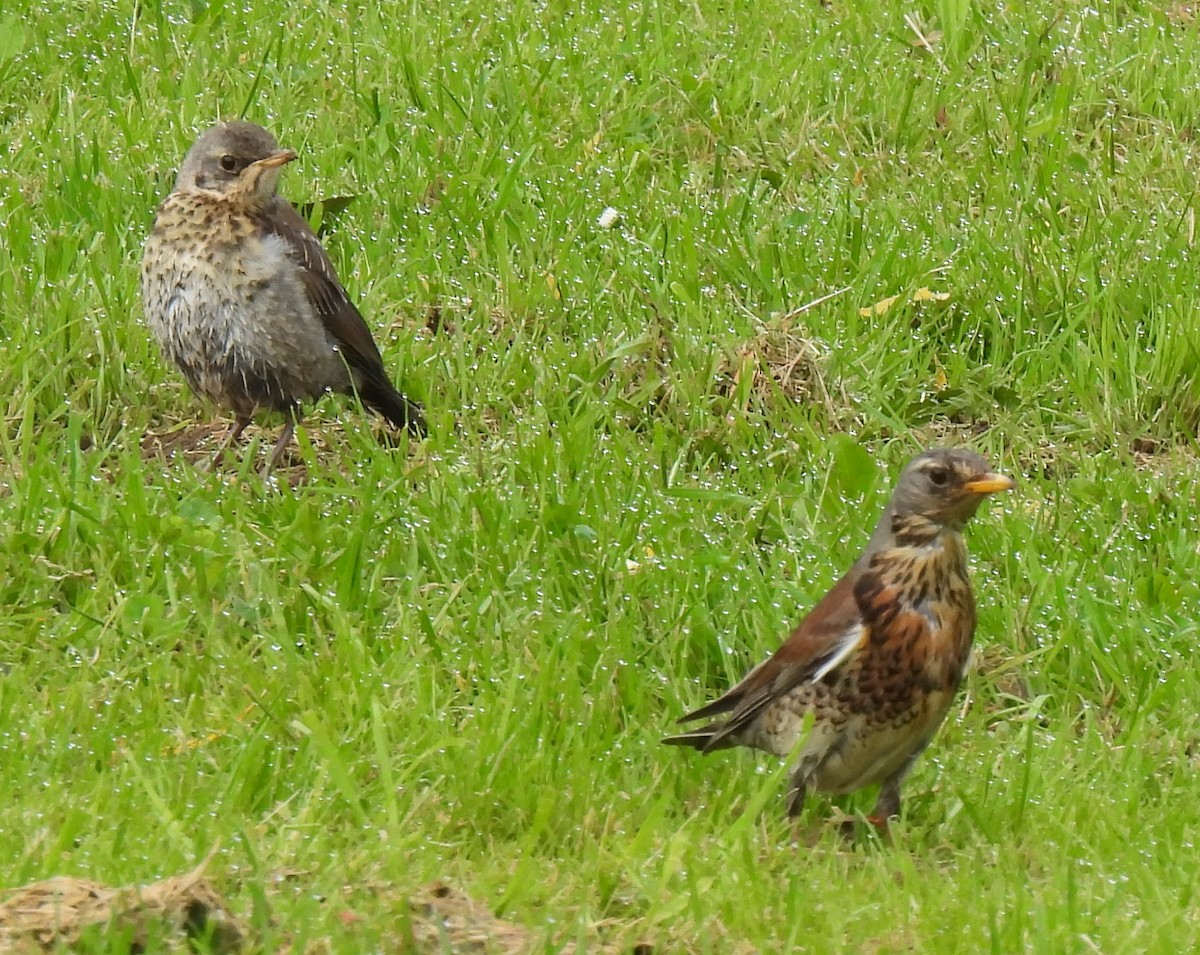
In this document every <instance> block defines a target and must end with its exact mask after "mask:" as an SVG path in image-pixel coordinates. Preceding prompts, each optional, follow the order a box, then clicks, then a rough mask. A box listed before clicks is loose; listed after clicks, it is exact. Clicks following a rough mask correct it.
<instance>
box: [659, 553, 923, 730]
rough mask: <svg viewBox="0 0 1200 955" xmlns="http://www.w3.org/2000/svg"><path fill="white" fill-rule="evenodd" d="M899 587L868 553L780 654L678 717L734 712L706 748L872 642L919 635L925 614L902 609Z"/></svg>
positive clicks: (898, 640) (688, 718)
mask: <svg viewBox="0 0 1200 955" xmlns="http://www.w3.org/2000/svg"><path fill="white" fill-rule="evenodd" d="M901 606H902V602H901V600H900V596H899V594H898V592H897V591H896V589H895V588H894V587H891V586H888V585H886V584H885V583H884V581H883V579H882V577H881V575H880V574H879V572H878V571H877V570H876V569H875V568H873V567H872V566H871V563H870V562H869V561H868V560H866V559H864V560H863V561H860V562H859V563H858V564H855V566H854V567H853V568H851V570H850V571H849V573H847V574H846V576H844V577H843V578H842V579H841V580H839V581H838V582H837V583H836V584H834V586H833V588H832V589H831V590H830V591H829V593H827V594H826V595H825V596H824V598H822V600H821V602H820V603H818V604H817V605H816V607H814V608H813V610H812V612H811V613H810V614H809V615H808V616H807V617H805V618H804V620H802V621H801V622H800V625H799V626H797V627H796V629H795V630H793V631H792V633H791V635H790V636H789V637H788V639H787V640H786V641H785V642H784V644H783V646H781V647H780V648H779V649H778V650H777V651H775V654H774V655H773V656H771V657H770V658H769V659H767V660H765V661H763V662H762V663H761V664H759V665H758V666H757V667H755V668H754V669H753V670H751V671H750V673H748V674H747V675H746V678H745V679H744V680H742V681H741V682H740V683H739V684H738V685H737V686H735V687H733V689H731V690H730V691H729V692H728V693H726V694H725V695H724V696H722V697H720V698H719V699H717V700H714V701H713V702H712V703H709V704H708V705H707V706H704V707H701V708H700V709H698V710H695V711H693V712H691V713H688V714H687V715H686V716H684V717H682V718H681V719H680V721H679V722H681V723H685V722H690V721H692V720H699V719H705V718H708V717H712V716H716V715H718V714H721V713H729V714H730V715H729V718H728V719H726V720H725V721H724V723H722V724H719V726H714V727H710V729H711V730H713V733H712V735H711V737H709V738H708V739H707V741H706V745H705V746H704V749H705V750H706V751H709V750H713V749H718V748H720V746H721V743H722V741H726V742H725V745H729V744H728V742H727V740H728V737H730V736H733V735H736V734H737V733H738V732H739V731H740V730H742V729H745V728H746V727H748V726H749V725H750V724H752V723H753V722H754V720H755V719H757V718H758V716H759V714H760V713H761V712H762V710H763V708H764V707H766V706H767V705H768V704H769V703H771V702H772V701H774V700H777V699H779V698H780V697H781V696H783V695H784V694H786V693H788V692H789V691H791V690H793V689H795V688H796V687H798V686H801V685H802V684H804V683H809V682H814V681H816V680H820V679H822V678H823V677H824V676H826V674H828V673H830V672H831V671H833V670H835V669H836V668H837V667H838V666H840V665H841V664H842V663H843V662H845V661H846V660H847V659H848V658H850V657H851V656H852V655H853V654H854V653H855V652H856V651H857V650H859V649H860V648H862V647H865V646H866V645H867V644H868V643H872V642H874V643H880V642H884V643H888V644H891V643H893V642H896V643H905V644H908V641H919V640H920V637H921V634H919V633H915V632H913V628H918V629H920V628H924V629H925V630H928V628H929V624H928V622H927V621H926V620H925V618H924V617H922V616H921V615H920V614H915V613H911V612H906V613H902V612H901Z"/></svg>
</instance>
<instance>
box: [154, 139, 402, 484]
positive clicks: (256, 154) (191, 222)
mask: <svg viewBox="0 0 1200 955" xmlns="http://www.w3.org/2000/svg"><path fill="white" fill-rule="evenodd" d="M295 158H296V154H295V153H294V152H293V151H292V150H290V149H280V148H279V144H278V143H276V142H275V137H273V136H272V135H271V134H270V133H269V132H267V131H266V130H265V129H263V128H262V127H261V126H256V125H254V124H253V123H243V122H230V123H222V124H220V125H218V126H215V127H213V128H212V129H210V130H208V131H207V132H205V133H204V134H203V135H201V136H200V138H199V139H197V140H196V142H195V144H194V145H193V146H192V148H191V149H190V150H189V151H188V154H187V156H186V157H185V158H184V160H183V166H182V167H181V168H180V170H179V178H178V180H177V181H176V183H175V189H174V191H173V192H172V193H171V194H170V195H169V196H167V198H166V199H165V200H164V201H163V203H162V205H160V206H159V207H158V213H157V215H156V216H155V219H154V228H153V229H152V230H151V232H150V235H149V237H148V238H147V240H146V248H145V252H144V254H143V257H142V302H143V307H144V310H145V314H146V323H147V324H148V325H149V326H150V331H151V332H152V334H153V335H154V338H155V339H156V340H157V341H158V344H159V346H160V347H161V348H162V350H163V353H164V354H165V355H166V356H167V357H168V358H169V359H170V360H171V361H173V362H174V363H175V364H176V365H177V366H178V367H179V370H180V371H182V372H183V376H184V378H186V379H187V382H188V384H189V385H191V387H192V390H193V391H195V392H196V393H197V394H199V395H202V396H205V397H207V398H209V399H211V400H212V401H213V402H215V403H216V404H217V405H218V406H219V407H221V408H224V409H227V410H229V411H232V412H233V413H234V415H235V416H236V425H235V427H234V429H233V431H232V432H231V433H230V435H229V441H230V442H232V441H233V440H235V439H236V438H237V437H238V435H240V434H241V433H242V430H243V429H244V428H245V427H246V425H248V424H249V423H250V419H251V418H252V417H253V416H254V415H255V414H257V413H259V412H261V411H275V412H283V413H284V414H285V415H286V416H287V422H286V424H285V426H284V429H283V433H282V434H281V435H280V437H279V441H278V442H277V443H276V445H275V450H274V452H273V453H272V455H271V463H270V465H269V467H274V466H275V465H277V464H278V463H279V461H280V459H281V458H282V457H283V454H284V452H285V451H286V449H287V446H288V444H289V442H290V441H291V439H292V434H293V431H294V429H295V425H296V421H297V420H298V419H299V417H300V414H301V405H302V402H304V401H306V400H309V399H315V398H318V397H319V396H321V395H322V394H324V393H325V392H327V391H336V392H339V393H342V394H351V393H354V392H357V394H358V396H359V398H361V399H362V402H363V403H364V404H365V405H367V406H368V407H369V408H373V409H374V410H375V411H377V412H379V413H380V414H381V415H383V416H384V417H385V418H387V419H388V421H390V422H391V423H392V424H393V425H394V426H395V427H397V428H407V429H408V430H409V431H410V432H412V433H413V434H414V435H416V436H417V437H421V436H423V435H424V434H425V419H424V417H423V416H422V414H421V408H420V406H418V405H417V404H416V403H414V402H412V401H410V400H409V399H408V398H406V397H404V395H402V394H401V393H400V392H399V391H397V390H396V388H395V386H394V385H393V384H392V382H391V379H390V378H389V377H388V374H387V372H386V371H385V370H384V367H383V359H382V358H381V357H380V354H379V349H378V348H377V347H376V345H375V340H374V339H373V338H372V337H371V332H370V330H369V329H368V328H367V323H366V322H365V321H363V317H362V315H361V314H359V311H358V309H357V308H355V307H354V303H353V302H351V301H350V298H349V297H348V296H347V295H346V290H345V289H343V288H342V284H341V282H339V281H338V277H337V274H336V273H335V272H334V269H333V264H332V263H331V262H330V261H329V256H327V255H326V254H325V250H324V249H323V248H322V247H321V243H320V241H319V240H318V239H317V237H316V236H315V235H314V234H313V231H312V229H310V228H309V226H308V223H307V222H305V221H304V219H303V218H302V217H301V216H300V214H299V213H297V212H296V210H295V209H293V208H292V206H291V204H290V203H289V202H287V200H285V199H283V198H281V197H280V196H278V195H276V193H275V187H276V184H277V182H278V180H279V175H280V171H281V170H282V167H283V166H284V164H285V163H289V162H291V161H292V160H293V159H295Z"/></svg>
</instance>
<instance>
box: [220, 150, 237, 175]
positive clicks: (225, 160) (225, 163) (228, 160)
mask: <svg viewBox="0 0 1200 955" xmlns="http://www.w3.org/2000/svg"><path fill="white" fill-rule="evenodd" d="M221 168H222V169H224V170H225V171H226V172H233V171H234V170H235V169H237V160H236V159H234V158H233V157H232V156H230V155H228V154H226V155H224V156H222V157H221Z"/></svg>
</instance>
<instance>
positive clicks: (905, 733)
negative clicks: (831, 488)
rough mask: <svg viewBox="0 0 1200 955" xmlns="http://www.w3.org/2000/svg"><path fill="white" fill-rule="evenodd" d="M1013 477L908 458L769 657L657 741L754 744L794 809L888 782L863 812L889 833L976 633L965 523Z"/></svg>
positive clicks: (963, 462) (971, 461)
mask: <svg viewBox="0 0 1200 955" xmlns="http://www.w3.org/2000/svg"><path fill="white" fill-rule="evenodd" d="M1013 486H1014V485H1013V480H1012V478H1010V477H1007V476H1005V475H1003V474H996V473H994V472H993V471H991V470H990V469H989V468H988V464H987V462H986V461H985V460H984V459H983V458H981V457H980V456H979V455H978V454H973V453H971V452H970V451H947V450H941V449H935V450H931V451H926V452H924V453H923V454H919V455H917V456H916V457H915V458H913V459H912V460H911V461H910V462H909V463H908V466H907V467H905V469H904V472H903V473H902V474H901V475H900V480H899V481H898V482H897V484H896V489H895V491H894V492H893V493H892V497H891V500H890V501H888V505H887V507H886V509H885V510H884V512H883V517H881V518H880V520H879V523H878V525H876V527H875V533H874V534H872V535H871V540H870V542H869V543H868V544H867V549H866V551H864V553H863V555H862V556H861V557H860V558H859V559H858V560H857V561H856V562H855V564H854V566H853V567H851V568H850V570H849V572H848V573H847V574H846V575H845V576H844V577H842V579H841V580H839V581H838V582H837V583H836V584H834V586H833V589H831V590H830V591H829V593H827V594H826V595H825V597H824V598H823V599H822V600H821V602H820V603H818V604H817V605H816V607H814V608H813V610H812V612H811V613H809V615H808V616H807V617H805V618H804V620H802V621H801V623H800V625H799V626H798V627H796V629H795V630H794V631H792V634H791V635H790V636H789V637H788V639H787V640H786V641H785V642H784V644H783V646H781V647H780V648H779V649H778V650H777V651H776V652H775V655H774V656H772V657H771V658H770V659H768V660H766V661H764V662H763V663H761V664H759V665H758V666H757V667H755V668H754V669H753V670H751V671H750V673H749V674H748V675H747V676H746V678H745V679H744V680H742V682H741V683H739V684H738V685H737V686H735V687H734V688H733V689H731V690H730V691H729V692H728V693H726V694H725V695H724V696H722V697H721V698H720V699H718V700H715V701H714V702H712V703H709V704H708V705H707V706H704V707H701V708H700V709H698V710H696V711H695V712H693V713H689V714H687V715H686V716H684V717H683V718H682V719H681V720H680V722H681V723H684V722H690V721H691V720H700V719H712V718H713V717H717V719H716V721H715V722H712V723H709V724H708V725H706V726H703V727H701V728H699V729H695V730H692V731H691V732H689V733H683V734H681V735H679V736H671V737H668V738H667V739H665V740H663V742H664V743H668V744H671V745H673V746H692V747H694V748H696V749H698V750H700V751H701V752H702V753H711V752H713V751H714V750H718V749H728V748H730V747H733V746H750V747H753V748H755V749H760V750H765V751H766V752H768V753H773V754H775V755H777V756H788V755H790V754H791V753H792V752H793V751H795V750H796V747H797V745H798V744H800V737H801V734H802V732H803V731H804V726H805V718H806V716H807V715H809V714H811V718H812V722H811V729H810V731H809V734H808V736H807V738H806V740H805V741H804V743H803V744H802V745H800V749H799V753H798V756H797V759H796V764H795V766H794V767H793V768H792V773H791V785H790V789H789V792H788V802H787V805H788V815H790V816H796V815H798V814H799V812H800V810H801V807H802V806H803V803H804V796H805V794H806V793H807V792H808V791H809V790H810V789H812V790H817V791H820V792H827V793H849V792H854V791H855V790H857V789H861V788H863V787H864V786H869V785H872V784H873V783H882V786H881V788H880V791H879V799H878V801H877V802H876V804H875V809H874V811H873V813H872V814H871V816H870V819H871V821H872V822H873V823H875V824H876V825H878V826H880V827H881V828H886V827H887V820H888V819H889V818H891V817H892V816H896V815H899V812H900V783H901V782H902V781H903V779H904V776H905V774H906V773H907V772H908V771H909V769H910V768H911V767H912V764H913V762H914V761H915V760H916V758H917V757H918V756H919V755H920V754H921V751H922V750H923V749H924V748H925V747H926V745H927V744H928V743H929V740H930V739H931V738H932V736H933V734H934V733H935V732H936V731H937V728H938V726H939V725H940V724H941V722H942V719H943V717H945V715H946V711H947V710H948V709H949V708H950V703H951V701H952V700H953V699H954V693H955V691H956V690H957V689H958V684H959V681H960V680H961V679H962V676H963V670H964V668H965V667H966V664H967V658H968V656H969V654H970V650H971V640H972V637H973V636H974V633H975V600H974V597H973V595H972V593H971V584H970V581H969V580H968V579H967V551H966V548H965V546H964V545H963V538H962V530H963V525H964V524H966V522H967V520H968V519H969V518H970V517H971V516H972V515H973V514H974V513H975V509H976V508H977V507H979V504H980V502H981V501H982V500H983V499H984V498H985V497H986V496H987V495H989V494H993V493H995V492H997V491H1007V490H1009V489H1011V488H1012V487H1013Z"/></svg>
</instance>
